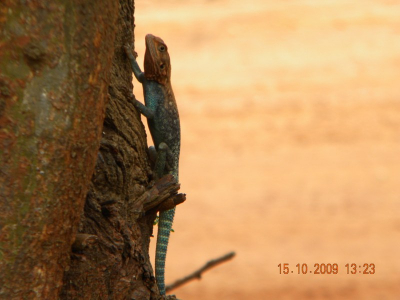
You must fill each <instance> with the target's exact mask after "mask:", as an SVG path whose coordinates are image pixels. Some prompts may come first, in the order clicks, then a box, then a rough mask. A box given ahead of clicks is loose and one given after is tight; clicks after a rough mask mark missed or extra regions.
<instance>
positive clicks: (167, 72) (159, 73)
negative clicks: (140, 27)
mask: <svg viewBox="0 0 400 300" xmlns="http://www.w3.org/2000/svg"><path fill="white" fill-rule="evenodd" d="M145 40H146V53H145V55H144V75H145V77H146V79H148V80H155V81H157V82H159V83H161V84H165V83H167V82H168V81H170V79H171V61H170V58H169V54H168V48H167V45H166V44H165V43H164V41H163V40H162V39H160V38H159V37H156V36H154V35H152V34H148V35H146V39H145Z"/></svg>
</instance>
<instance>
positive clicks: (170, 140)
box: [125, 34, 181, 295]
mask: <svg viewBox="0 0 400 300" xmlns="http://www.w3.org/2000/svg"><path fill="white" fill-rule="evenodd" d="M145 41H146V53H145V56H144V73H143V72H142V71H141V70H140V67H139V65H138V63H137V62H136V59H135V57H134V56H133V54H132V50H131V49H130V47H129V46H125V50H126V53H127V55H128V57H129V59H130V61H131V65H132V70H133V74H134V75H135V77H136V79H137V80H138V81H139V82H141V83H142V85H143V93H144V101H145V105H143V104H142V103H141V102H139V101H137V100H135V102H134V104H135V106H136V107H137V108H138V109H139V111H140V112H141V113H142V114H143V115H144V116H145V117H146V118H147V123H148V125H149V129H150V133H151V136H152V138H153V142H154V146H155V148H156V150H157V151H158V152H160V151H164V150H165V149H166V148H169V150H168V153H169V158H170V161H171V163H170V171H169V172H170V173H171V174H172V175H173V176H174V177H175V179H176V181H178V169H179V152H180V141H181V131H180V121H179V114H178V108H177V105H176V101H175V97H174V93H173V91H172V87H171V62H170V57H169V54H168V48H167V45H166V44H165V43H164V41H163V40H162V39H160V38H159V37H156V36H154V35H151V34H148V35H146V38H145ZM165 144H166V145H165ZM167 172H168V171H167V170H165V171H164V174H165V173H167ZM174 214H175V208H174V209H170V210H167V211H164V212H161V213H160V217H159V224H158V235H157V246H156V268H155V269H156V280H157V285H158V288H159V290H160V294H161V295H165V278H164V273H165V259H166V254H167V247H168V240H169V235H170V232H171V227H172V222H173V220H174Z"/></svg>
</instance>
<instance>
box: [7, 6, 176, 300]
mask: <svg viewBox="0 0 400 300" xmlns="http://www.w3.org/2000/svg"><path fill="white" fill-rule="evenodd" d="M132 31H133V0H129V1H126V0H120V2H119V3H118V2H117V1H109V0H85V1H78V0H76V1H68V0H59V1H45V0H36V1H22V0H19V1H17V0H5V1H4V0H3V1H2V2H1V3H0V32H1V33H0V270H1V272H0V298H2V299H3V298H4V299H58V298H60V299H158V298H159V296H158V290H157V288H156V285H155V281H154V277H153V272H152V268H151V265H150V262H149V256H148V245H149V240H150V236H151V234H152V222H153V219H154V217H155V211H150V213H144V212H143V205H144V202H145V201H146V199H147V198H149V197H147V198H146V197H143V195H147V194H146V193H145V192H146V189H147V187H148V186H149V185H150V184H151V183H152V181H151V170H150V169H151V168H150V166H149V161H148V159H147V157H148V155H147V150H146V149H147V146H146V136H145V132H144V128H143V125H142V123H141V121H140V116H139V114H138V113H137V111H136V110H135V109H134V107H133V106H132V105H131V104H130V102H129V99H130V95H131V91H132V83H131V81H132V76H131V70H130V66H129V63H128V62H127V58H126V56H125V54H124V51H123V45H124V44H125V43H126V42H131V43H132V38H133V32H132ZM103 121H104V123H103ZM103 125H104V126H103ZM167 181H168V180H167ZM156 186H157V184H156ZM165 186H168V184H167V185H165ZM165 186H164V187H161V189H162V188H166V187H165ZM167 188H168V187H167ZM169 188H170V187H169ZM176 190H177V185H175V187H174V190H173V191H172V192H171V193H170V194H174V193H176ZM147 196H148V195H147ZM75 237H77V238H76V240H75ZM74 241H75V243H74ZM73 243H74V244H73ZM72 245H74V246H72Z"/></svg>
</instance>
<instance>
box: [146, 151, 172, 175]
mask: <svg viewBox="0 0 400 300" xmlns="http://www.w3.org/2000/svg"><path fill="white" fill-rule="evenodd" d="M167 150H168V146H167V144H166V143H160V144H159V145H158V151H156V149H155V147H150V148H149V152H150V157H152V158H153V159H154V157H155V164H154V173H155V174H156V176H157V178H161V177H163V176H164V174H165V169H166V165H167Z"/></svg>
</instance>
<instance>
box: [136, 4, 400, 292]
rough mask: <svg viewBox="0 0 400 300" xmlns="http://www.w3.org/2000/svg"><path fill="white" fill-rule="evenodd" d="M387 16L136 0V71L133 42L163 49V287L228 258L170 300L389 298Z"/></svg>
mask: <svg viewBox="0 0 400 300" xmlns="http://www.w3.org/2000/svg"><path fill="white" fill-rule="evenodd" d="M399 15H400V3H399V1H394V0H393V1H389V0H387V1H383V0H382V1H377V0H376V1H365V0H357V1H347V0H336V1H317V0H298V1H294V0H293V1H291V0H286V1H272V0H252V1H239V0H209V1H200V0H192V1H178V0H167V1H166V0H163V1H161V0H157V1H151V2H150V1H147V0H137V1H136V40H137V44H136V45H137V48H136V51H137V52H138V54H139V60H140V61H142V59H143V55H144V35H145V34H146V33H153V34H155V35H158V36H160V37H162V38H163V39H164V41H165V42H166V43H167V44H168V46H169V51H170V54H171V60H172V66H173V69H172V81H173V86H174V91H175V95H176V98H177V101H178V105H179V109H180V114H181V122H182V138H183V142H182V143H183V145H182V157H181V171H180V174H181V175H180V181H181V183H182V192H185V193H187V202H186V203H185V204H183V205H182V206H180V207H178V209H177V214H176V221H175V225H174V229H175V233H174V234H173V237H172V240H171V244H170V249H169V256H168V262H167V269H168V270H167V282H171V281H173V280H175V279H177V278H180V277H182V276H184V275H187V274H188V273H190V272H192V271H193V270H195V269H197V268H198V267H200V266H202V265H203V264H204V263H205V262H206V261H208V260H209V259H211V258H215V257H218V256H220V255H222V254H224V253H227V252H229V251H231V250H234V251H236V253H237V256H236V258H235V259H234V260H233V261H231V262H229V263H226V264H224V265H221V266H219V267H218V268H215V269H213V270H211V271H210V272H208V273H206V274H204V276H203V278H202V280H201V281H195V282H192V283H190V284H188V285H186V286H184V287H182V288H180V289H179V290H176V291H174V293H176V294H177V296H178V297H179V298H181V299H185V300H189V299H190V300H194V299H400V285H399V280H400V257H399V252H400V216H399V210H400V178H399V169H400V155H399V153H400V17H399ZM134 84H135V88H136V90H135V93H136V95H137V96H138V98H139V99H142V96H141V94H142V92H141V88H140V86H139V85H137V84H136V82H134ZM283 263H288V264H289V267H290V269H289V270H290V272H289V274H280V272H279V267H278V265H279V264H283ZM298 263H300V264H307V266H308V271H307V274H306V275H303V274H297V268H296V264H298ZM315 263H320V264H322V263H324V264H337V265H338V267H339V272H338V274H320V275H318V274H313V273H309V271H310V270H311V271H313V270H315V268H314V264H315ZM347 263H349V264H353V263H354V264H356V265H357V266H362V265H363V264H365V263H367V264H374V265H375V273H374V274H360V273H358V271H363V270H364V269H363V268H361V269H360V268H358V269H357V274H354V275H352V274H347V268H346V267H345V265H346V264H347ZM291 271H293V273H291ZM368 271H372V270H371V268H369V270H368Z"/></svg>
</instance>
